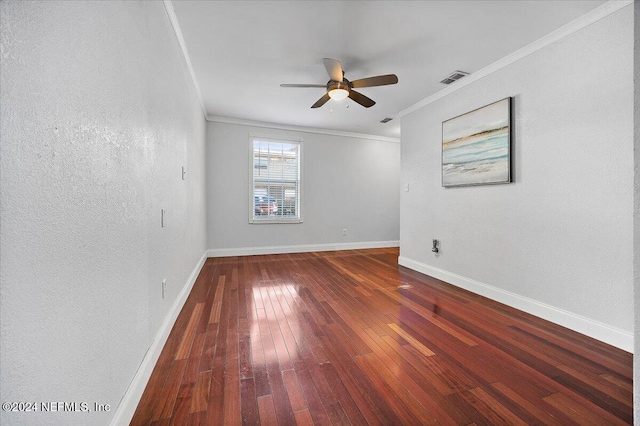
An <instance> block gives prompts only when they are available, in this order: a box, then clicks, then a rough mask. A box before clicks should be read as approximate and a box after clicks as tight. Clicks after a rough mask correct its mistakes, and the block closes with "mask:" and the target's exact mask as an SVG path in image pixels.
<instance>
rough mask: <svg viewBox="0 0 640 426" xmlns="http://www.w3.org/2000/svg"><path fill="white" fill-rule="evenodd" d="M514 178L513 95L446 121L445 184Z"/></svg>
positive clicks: (476, 183) (443, 133)
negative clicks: (512, 173) (512, 142)
mask: <svg viewBox="0 0 640 426" xmlns="http://www.w3.org/2000/svg"><path fill="white" fill-rule="evenodd" d="M509 182H511V98H506V99H503V100H501V101H498V102H494V103H492V104H489V105H487V106H484V107H482V108H479V109H476V110H474V111H471V112H468V113H466V114H463V115H460V116H458V117H455V118H452V119H450V120H447V121H445V122H443V123H442V186H445V187H447V186H467V185H488V184H495V183H509Z"/></svg>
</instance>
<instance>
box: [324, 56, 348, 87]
mask: <svg viewBox="0 0 640 426" xmlns="http://www.w3.org/2000/svg"><path fill="white" fill-rule="evenodd" d="M322 63H323V64H324V67H325V68H326V69H327V73H328V74H329V77H330V78H331V80H333V81H343V80H344V72H343V71H342V65H340V61H337V60H335V59H331V58H323V59H322Z"/></svg>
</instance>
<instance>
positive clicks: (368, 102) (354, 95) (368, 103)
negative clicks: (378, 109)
mask: <svg viewBox="0 0 640 426" xmlns="http://www.w3.org/2000/svg"><path fill="white" fill-rule="evenodd" d="M349 97H350V98H351V99H353V100H354V101H356V102H357V103H359V104H360V105H362V106H363V107H365V108H369V107H372V106H374V105H375V104H376V103H375V102H374V101H373V99H369V98H367V97H366V96H365V95H363V94H362V93H360V92H356V91H355V90H349Z"/></svg>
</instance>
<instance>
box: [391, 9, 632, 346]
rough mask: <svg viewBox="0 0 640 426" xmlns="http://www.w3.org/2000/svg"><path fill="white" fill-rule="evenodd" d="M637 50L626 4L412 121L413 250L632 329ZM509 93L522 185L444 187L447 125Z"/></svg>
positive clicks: (407, 148)
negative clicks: (436, 249)
mask: <svg viewBox="0 0 640 426" xmlns="http://www.w3.org/2000/svg"><path fill="white" fill-rule="evenodd" d="M632 50H633V7H626V8H624V9H622V10H620V11H618V12H616V13H615V14H613V15H611V16H608V17H606V18H604V19H602V20H600V21H598V22H596V23H594V24H592V25H590V26H588V27H586V28H584V29H582V30H580V31H578V32H576V33H574V34H572V35H570V36H568V37H566V38H564V39H562V40H560V41H558V42H556V43H554V44H552V45H550V46H548V47H546V48H544V49H542V50H539V51H537V52H536V53H534V54H532V55H529V56H527V57H525V58H523V59H521V60H519V61H517V62H515V63H513V64H511V65H509V66H508V67H506V68H503V69H501V70H499V71H497V72H495V73H493V74H491V75H489V76H487V77H485V78H483V79H481V80H478V81H476V82H474V83H471V84H469V85H468V86H465V87H463V88H461V89H460V90H458V91H456V92H454V93H452V94H451V95H449V96H446V97H445V98H442V99H440V100H437V101H435V102H434V103H432V104H430V105H428V106H425V107H424V108H422V109H420V110H418V111H416V112H414V113H413V114H410V115H408V116H406V117H404V118H403V119H402V176H401V180H402V182H408V183H410V184H411V187H412V188H413V189H412V190H411V191H410V192H408V193H405V192H403V193H402V196H401V212H400V246H401V247H400V249H401V256H404V257H407V258H409V259H411V260H414V261H417V262H421V263H423V264H426V265H429V266H430V267H435V268H439V269H441V270H445V271H448V272H451V273H454V274H457V275H460V276H463V277H467V278H470V279H473V280H477V281H480V282H482V283H485V284H488V285H491V286H493V287H497V288H499V289H502V290H506V291H509V292H511V293H515V294H518V295H521V296H524V297H526V298H529V299H533V300H535V301H538V302H542V303H545V304H547V305H551V306H553V307H556V308H560V309H562V310H565V311H569V312H571V313H574V314H577V315H581V316H584V317H586V318H589V319H591V320H595V321H599V322H601V323H604V324H607V325H609V326H613V327H617V328H619V329H622V330H625V331H627V332H629V333H630V332H631V331H632V330H633V276H632V274H633V236H632V234H633V233H632V229H633V59H632V58H633V54H632ZM507 96H512V97H513V98H514V99H513V104H514V115H513V124H514V130H515V132H514V152H513V155H514V166H515V169H514V172H515V183H512V184H508V185H497V186H482V187H466V188H446V189H445V188H442V187H441V177H440V176H441V128H442V127H441V126H442V121H444V120H446V119H449V118H451V117H455V116H457V115H459V114H462V113H465V112H467V111H470V110H472V109H475V108H478V107H481V106H483V105H486V104H488V103H491V102H494V101H497V100H499V99H503V98H505V97H507ZM432 238H437V239H439V240H441V252H440V255H439V256H434V255H433V254H432V253H431V252H430V246H429V242H430V241H431V239H432Z"/></svg>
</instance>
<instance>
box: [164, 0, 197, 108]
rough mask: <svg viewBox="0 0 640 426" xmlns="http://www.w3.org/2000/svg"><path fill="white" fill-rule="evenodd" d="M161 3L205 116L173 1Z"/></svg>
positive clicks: (167, 0)
mask: <svg viewBox="0 0 640 426" xmlns="http://www.w3.org/2000/svg"><path fill="white" fill-rule="evenodd" d="M162 3H163V4H164V9H165V10H166V11H167V15H168V16H169V21H171V26H172V27H173V33H174V34H175V36H176V39H177V40H178V44H179V45H180V50H181V51H182V57H183V58H184V61H185V63H186V64H187V68H188V69H189V75H190V76H191V82H192V83H193V87H194V88H195V89H196V94H197V95H198V101H199V102H200V108H201V109H202V114H204V116H205V118H206V117H207V110H206V109H205V107H204V100H203V99H202V92H200V85H199V84H198V80H197V79H196V73H195V72H194V71H193V66H192V65H191V59H190V58H189V52H188V51H187V45H186V44H185V43H184V37H183V36H182V30H181V29H180V24H179V23H178V17H177V16H176V12H175V10H173V3H171V0H163V1H162Z"/></svg>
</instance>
